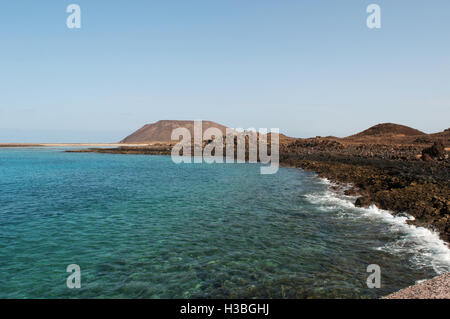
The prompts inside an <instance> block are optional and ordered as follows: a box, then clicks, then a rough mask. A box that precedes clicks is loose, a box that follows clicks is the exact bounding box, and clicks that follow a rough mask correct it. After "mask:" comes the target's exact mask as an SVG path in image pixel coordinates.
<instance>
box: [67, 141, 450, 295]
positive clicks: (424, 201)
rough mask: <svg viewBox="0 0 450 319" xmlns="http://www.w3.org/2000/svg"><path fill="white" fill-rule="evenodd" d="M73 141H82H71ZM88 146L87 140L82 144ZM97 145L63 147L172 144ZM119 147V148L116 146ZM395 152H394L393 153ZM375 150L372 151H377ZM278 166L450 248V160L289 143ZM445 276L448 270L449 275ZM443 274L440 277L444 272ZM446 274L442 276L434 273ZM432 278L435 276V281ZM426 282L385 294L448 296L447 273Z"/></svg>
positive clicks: (136, 150) (146, 149)
mask: <svg viewBox="0 0 450 319" xmlns="http://www.w3.org/2000/svg"><path fill="white" fill-rule="evenodd" d="M71 146H81V145H80V144H72V145H71ZM86 146H90V145H86ZM94 146H97V147H96V148H87V149H79V150H77V149H75V150H67V151H66V152H72V153H76V152H81V153H86V152H88V153H89V152H94V153H104V154H142V155H170V154H171V145H170V144H164V143H163V144H160V143H158V144H154V145H126V144H107V145H105V146H111V147H112V148H99V147H100V146H103V145H99V144H95V145H94ZM114 146H117V147H114ZM394 153H395V152H394ZM375 155H376V154H375ZM280 165H281V166H285V167H295V168H301V169H303V170H307V171H313V172H315V173H317V175H318V176H319V177H321V178H325V179H327V180H329V181H331V182H332V183H334V184H336V185H337V186H336V185H332V186H330V187H331V188H332V189H334V190H338V189H339V191H341V192H343V193H344V194H345V195H348V196H353V197H355V198H357V199H356V201H355V203H353V204H354V205H355V206H356V207H361V208H368V207H369V206H371V205H375V206H376V207H377V208H379V209H382V210H386V211H388V212H389V213H390V214H391V215H393V216H397V215H400V216H401V214H404V213H407V214H409V215H411V216H413V217H414V219H410V220H406V221H405V222H406V223H407V224H411V225H414V226H417V227H424V228H426V229H428V230H431V231H432V232H435V233H438V234H439V237H440V239H442V240H443V241H444V243H445V244H446V245H447V247H449V241H450V227H449V225H450V217H449V212H448V207H449V200H448V195H449V194H450V187H449V180H450V178H449V174H450V171H449V170H448V167H449V162H448V159H447V160H444V161H421V160H420V158H419V157H418V156H417V150H416V151H415V152H414V153H412V154H411V155H410V156H409V158H407V159H404V158H402V159H392V158H385V157H377V156H373V155H371V156H360V155H358V154H350V155H349V154H342V152H336V148H335V144H332V147H331V148H330V147H326V148H325V149H321V150H317V149H314V148H311V147H305V148H301V149H300V151H299V148H297V147H295V146H294V147H293V145H292V144H288V145H282V147H281V150H280ZM447 275H448V274H447ZM443 276H444V277H443ZM441 277H443V278H446V280H440V279H436V278H441ZM435 279H436V280H435ZM425 282H431V283H430V284H427V285H424V284H423V282H420V283H417V284H416V285H413V286H411V287H407V288H405V289H403V290H400V291H399V292H397V293H394V294H392V295H389V296H386V297H384V298H387V299H394V298H449V296H448V295H445V294H442V293H440V292H441V291H443V289H444V291H445V289H447V287H448V282H449V280H448V277H446V275H445V274H444V275H440V276H438V277H435V278H433V279H430V280H427V281H425ZM429 287H434V288H436V291H438V293H437V294H435V295H433V294H430V289H429Z"/></svg>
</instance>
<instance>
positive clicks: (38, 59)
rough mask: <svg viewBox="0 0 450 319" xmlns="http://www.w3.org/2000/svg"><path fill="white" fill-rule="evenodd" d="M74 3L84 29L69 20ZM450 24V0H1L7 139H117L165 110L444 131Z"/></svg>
mask: <svg viewBox="0 0 450 319" xmlns="http://www.w3.org/2000/svg"><path fill="white" fill-rule="evenodd" d="M71 3H76V4H79V5H80V6H81V9H82V28H81V29H80V30H70V29H68V28H67V27H66V18H67V16H68V14H67V13H66V12H65V9H66V7H67V5H69V4H71ZM370 3H377V4H379V5H380V6H381V10H382V12H381V13H382V16H381V17H382V28H381V29H380V30H370V29H368V28H367V26H366V18H367V15H368V14H367V13H366V7H367V5H369V4H370ZM449 34H450V1H448V0H433V1H426V0H420V1H418V0H396V1H392V0H389V1H381V0H378V1H377V0H372V1H363V0H345V1H344V0H341V1H335V0H328V1H323V0H314V1H312V0H295V1H291V0H279V1H275V0H245V1H243V0H214V1H213V0H204V1H200V0H189V1H186V0H178V1H175V0H168V1H165V0H164V1H162V0H161V1H133V0H129V1H123V0H120V1H119V0H114V1H100V0H96V1H92V0H89V1H88V0H78V1H76V0H73V1H65V0H54V1H50V0H48V1H31V0H30V1H24V0H14V1H13V0H9V1H3V2H2V4H1V6H0V40H1V42H0V43H1V44H0V45H1V48H0V141H1V142H77V141H79V142H114V141H117V140H120V139H121V138H123V137H124V136H125V135H128V134H129V133H131V132H132V131H134V130H135V129H137V128H139V127H141V126H142V125H143V124H145V123H150V122H154V121H157V120H160V119H205V120H214V121H217V122H220V123H223V124H225V125H228V126H231V127H244V128H249V127H256V128H259V127H269V128H270V127H278V128H280V130H281V131H282V132H284V133H286V134H288V135H291V136H300V137H305V136H315V135H338V136H345V135H349V134H351V133H354V132H356V131H360V130H363V129H366V128H367V127H369V126H371V125H373V124H377V123H380V122H396V123H401V124H405V125H410V126H413V127H415V128H418V129H420V130H423V131H426V132H434V131H441V130H443V129H445V128H447V127H449V126H450V123H449V122H450V121H449V119H450V36H449Z"/></svg>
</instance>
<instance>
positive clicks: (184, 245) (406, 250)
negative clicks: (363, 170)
mask: <svg viewBox="0 0 450 319" xmlns="http://www.w3.org/2000/svg"><path fill="white" fill-rule="evenodd" d="M351 200H352V199H351V198H346V197H344V196H339V195H336V194H334V193H333V192H331V190H330V187H329V185H328V183H327V182H326V181H324V180H321V179H319V178H317V177H316V176H315V174H313V173H309V172H303V171H301V170H298V169H292V168H281V169H280V170H279V172H278V173H277V174H276V175H260V174H259V167H258V165H257V164H228V165H227V164H216V165H208V164H203V165H202V164H191V165H188V164H184V165H176V164H173V163H172V161H171V159H170V157H167V156H140V155H106V154H88V153H86V154H83V153H65V152H63V149H57V148H47V149H0V297H1V298H200V297H205V298H230V297H243V298H253V297H264V298H345V297H351V298H375V297H379V296H383V295H386V294H388V293H390V292H392V291H395V290H398V289H400V288H404V287H406V286H408V285H411V284H414V283H415V281H417V280H421V279H425V278H430V277H433V276H434V275H436V272H442V271H445V270H447V269H448V267H449V266H450V251H449V249H448V248H447V247H446V246H445V244H444V243H443V242H442V241H440V240H439V239H438V238H437V236H436V235H435V234H433V233H431V232H429V231H427V230H424V229H417V228H414V227H411V226H407V225H406V224H405V222H404V220H405V219H406V217H405V218H393V217H391V215H390V214H388V213H387V212H383V211H380V210H377V209H376V208H371V209H359V208H355V207H353V206H352V205H351ZM69 264H78V265H79V266H80V267H81V285H82V287H81V289H68V288H67V286H66V279H67V277H68V276H69V273H66V267H67V265H69ZM369 264H378V265H380V267H381V278H382V288H381V289H369V288H367V286H366V278H367V276H368V275H369V274H368V273H367V272H366V268H367V266H368V265H369Z"/></svg>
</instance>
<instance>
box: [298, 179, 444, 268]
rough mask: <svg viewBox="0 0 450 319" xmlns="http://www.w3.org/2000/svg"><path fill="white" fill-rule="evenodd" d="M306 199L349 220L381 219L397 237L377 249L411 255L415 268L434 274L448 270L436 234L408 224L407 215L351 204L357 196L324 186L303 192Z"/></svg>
mask: <svg viewBox="0 0 450 319" xmlns="http://www.w3.org/2000/svg"><path fill="white" fill-rule="evenodd" d="M320 182H321V184H325V185H327V186H331V185H333V183H332V182H330V181H328V180H326V179H320ZM304 197H305V198H306V200H307V201H309V202H310V203H312V204H315V205H318V208H319V209H320V210H322V211H326V212H334V213H335V217H336V218H341V219H342V218H344V219H349V220H354V221H356V220H358V219H369V220H374V221H376V222H383V223H385V224H386V226H387V230H388V231H389V232H392V233H393V234H395V235H396V236H398V239H395V240H393V241H390V242H388V243H386V244H385V245H383V246H381V247H374V248H375V249H377V250H380V251H384V252H387V253H389V254H393V255H411V256H412V257H410V261H411V263H412V264H413V265H414V266H415V267H417V268H425V267H432V268H433V270H434V271H435V272H436V273H437V274H443V273H446V272H449V271H450V248H449V247H448V246H447V244H446V243H445V242H444V241H443V240H441V239H440V238H439V234H438V233H437V232H434V231H432V230H430V229H427V228H424V227H418V226H414V225H410V224H408V223H407V221H410V220H414V217H413V216H410V215H407V214H400V215H395V216H394V215H393V214H392V213H390V212H389V211H387V210H383V209H379V208H378V207H376V206H375V205H372V206H370V207H368V208H360V207H356V206H355V205H354V201H355V199H356V197H354V196H345V195H343V194H340V193H339V192H335V191H333V190H331V189H330V187H327V189H326V190H325V191H323V192H317V193H311V194H306V195H304Z"/></svg>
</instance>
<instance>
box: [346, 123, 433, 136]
mask: <svg viewBox="0 0 450 319" xmlns="http://www.w3.org/2000/svg"><path fill="white" fill-rule="evenodd" d="M418 135H425V133H424V132H421V131H419V130H416V129H414V128H412V127H409V126H405V125H400V124H393V123H383V124H377V125H375V126H372V127H370V128H368V129H367V130H365V131H362V132H360V133H357V134H355V135H352V136H350V137H377V136H418Z"/></svg>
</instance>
